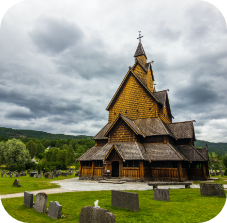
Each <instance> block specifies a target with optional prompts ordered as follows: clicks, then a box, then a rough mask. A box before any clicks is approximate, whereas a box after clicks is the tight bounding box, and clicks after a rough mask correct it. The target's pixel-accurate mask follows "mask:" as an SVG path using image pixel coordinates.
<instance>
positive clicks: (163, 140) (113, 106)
mask: <svg viewBox="0 0 227 223" xmlns="http://www.w3.org/2000/svg"><path fill="white" fill-rule="evenodd" d="M138 39H139V44H138V46H137V49H136V51H135V54H134V57H135V63H134V65H133V66H132V67H129V70H128V72H127V73H126V75H125V77H124V79H123V81H122V82H121V84H120V86H119V87H118V89H117V91H116V92H115V94H114V95H113V97H112V99H111V101H110V102H109V104H108V106H107V108H106V110H107V111H108V112H109V119H108V123H107V124H106V125H105V126H104V127H103V128H102V129H101V130H100V131H99V132H98V133H97V134H96V136H95V137H94V138H93V139H94V140H95V146H94V147H92V148H91V149H90V150H88V151H87V152H86V153H84V154H83V155H82V156H81V157H79V158H78V160H79V161H80V169H79V177H80V179H105V178H106V177H110V178H120V179H122V178H124V179H128V180H140V181H144V180H150V181H186V180H207V179H208V177H209V171H208V160H209V158H208V151H207V148H199V149H197V148H195V147H194V141H195V140H196V139H195V132H194V126H193V121H184V122H172V119H173V115H172V112H171V108H170V102H169V98H168V90H163V91H156V90H155V87H154V73H153V70H152V62H147V56H146V53H145V50H144V48H143V46H142V43H141V35H139V38H138Z"/></svg>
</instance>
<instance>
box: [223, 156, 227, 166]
mask: <svg viewBox="0 0 227 223" xmlns="http://www.w3.org/2000/svg"><path fill="white" fill-rule="evenodd" d="M222 161H223V164H224V165H225V167H226V168H227V156H224V157H223V159H222Z"/></svg>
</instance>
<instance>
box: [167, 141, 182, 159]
mask: <svg viewBox="0 0 227 223" xmlns="http://www.w3.org/2000/svg"><path fill="white" fill-rule="evenodd" d="M167 144H168V146H169V147H170V148H171V149H172V150H173V151H174V152H175V153H176V154H177V156H178V157H179V158H180V159H181V160H184V157H183V156H182V155H181V154H179V152H177V151H176V149H175V148H174V147H173V146H172V145H171V144H170V143H167Z"/></svg>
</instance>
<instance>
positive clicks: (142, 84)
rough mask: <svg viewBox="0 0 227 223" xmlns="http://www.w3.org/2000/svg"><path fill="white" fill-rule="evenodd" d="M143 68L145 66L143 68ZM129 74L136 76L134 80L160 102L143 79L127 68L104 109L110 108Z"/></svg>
mask: <svg viewBox="0 0 227 223" xmlns="http://www.w3.org/2000/svg"><path fill="white" fill-rule="evenodd" d="M144 69H145V68H144ZM130 75H133V76H134V77H135V78H136V80H137V81H138V82H139V83H140V84H141V86H142V87H143V88H144V89H145V90H146V91H147V93H148V94H149V95H150V96H151V97H152V98H154V99H155V100H156V101H157V102H158V103H161V102H160V101H159V100H158V99H157V98H156V96H155V95H154V93H152V92H151V91H150V89H149V88H148V87H147V86H146V85H145V84H144V83H143V81H142V80H141V79H140V78H139V77H138V76H137V75H136V74H135V73H134V72H133V71H132V70H129V71H128V72H127V74H126V75H125V77H124V79H123V81H122V82H121V84H120V86H119V88H118V89H117V91H116V92H115V94H114V96H113V97H112V99H111V101H110V103H109V104H108V106H107V108H106V110H109V109H110V106H111V105H112V104H113V102H114V100H115V99H116V98H117V96H118V95H119V93H120V91H121V89H122V88H123V86H124V84H125V83H126V81H127V79H128V77H129V76H130Z"/></svg>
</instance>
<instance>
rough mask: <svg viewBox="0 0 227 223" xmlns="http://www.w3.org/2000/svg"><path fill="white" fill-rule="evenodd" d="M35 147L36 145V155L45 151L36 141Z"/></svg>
mask: <svg viewBox="0 0 227 223" xmlns="http://www.w3.org/2000/svg"><path fill="white" fill-rule="evenodd" d="M36 145H37V147H36V156H37V157H38V156H39V154H42V153H44V152H45V147H44V146H43V145H42V144H41V143H40V142H38V143H36Z"/></svg>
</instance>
